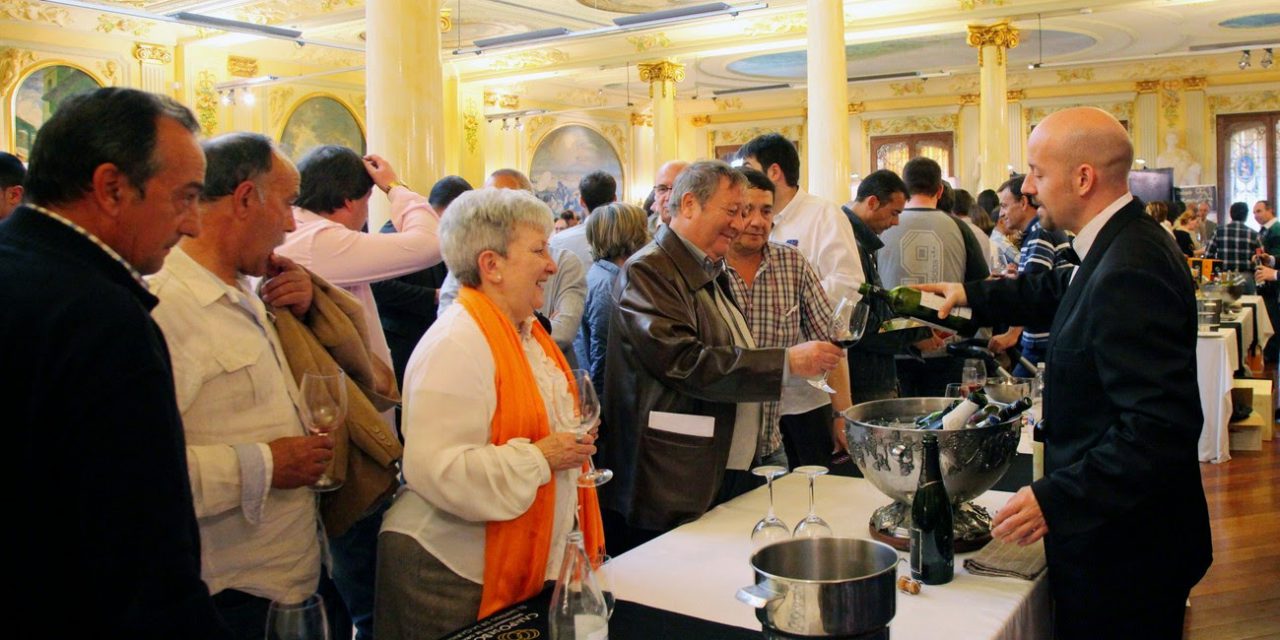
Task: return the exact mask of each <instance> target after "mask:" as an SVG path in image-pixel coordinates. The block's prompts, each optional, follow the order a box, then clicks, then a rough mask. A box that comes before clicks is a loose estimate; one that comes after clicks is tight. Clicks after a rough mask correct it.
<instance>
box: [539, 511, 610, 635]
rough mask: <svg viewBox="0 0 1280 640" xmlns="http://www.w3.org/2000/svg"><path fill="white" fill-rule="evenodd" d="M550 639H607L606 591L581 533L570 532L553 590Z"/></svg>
mask: <svg viewBox="0 0 1280 640" xmlns="http://www.w3.org/2000/svg"><path fill="white" fill-rule="evenodd" d="M547 624H548V630H549V632H550V636H551V640H608V638H609V609H608V608H607V606H606V605H605V601H604V591H602V590H601V589H600V582H599V580H597V579H596V573H595V571H594V570H592V568H591V562H590V560H588V559H587V550H586V548H585V547H584V546H583V542H582V532H581V531H573V532H570V533H569V540H568V542H566V543H565V547H564V560H563V561H562V562H561V564H560V579H559V580H557V581H556V588H555V590H554V591H552V592H551V611H550V612H549V614H548V616H547Z"/></svg>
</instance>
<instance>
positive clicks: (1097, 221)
mask: <svg viewBox="0 0 1280 640" xmlns="http://www.w3.org/2000/svg"><path fill="white" fill-rule="evenodd" d="M1132 201H1133V194H1131V193H1129V192H1128V191H1126V192H1125V193H1124V195H1122V196H1120V197H1119V198H1116V201H1115V202H1112V203H1111V204H1109V205H1107V207H1106V208H1105V209H1103V210H1102V211H1099V212H1098V215H1096V216H1094V217H1093V219H1092V220H1090V221H1089V222H1087V223H1085V225H1084V226H1083V227H1081V228H1080V232H1079V233H1077V234H1076V239H1075V240H1073V241H1072V243H1071V248H1072V249H1075V250H1076V255H1078V256H1080V264H1084V258H1085V256H1087V255H1089V249H1090V248H1092V247H1093V242H1094V241H1095V240H1097V239H1098V233H1100V232H1101V231H1102V228H1103V227H1105V226H1106V225H1107V222H1109V221H1110V220H1111V218H1112V216H1114V215H1116V212H1118V211H1120V210H1121V209H1123V208H1124V207H1125V205H1127V204H1129V203H1130V202H1132ZM1079 272H1080V265H1076V267H1075V269H1073V270H1072V271H1071V280H1075V279H1076V274H1077V273H1079Z"/></svg>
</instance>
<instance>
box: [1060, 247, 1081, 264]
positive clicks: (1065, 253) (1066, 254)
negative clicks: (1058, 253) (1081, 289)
mask: <svg viewBox="0 0 1280 640" xmlns="http://www.w3.org/2000/svg"><path fill="white" fill-rule="evenodd" d="M1062 259H1063V260H1066V261H1067V263H1068V264H1073V265H1075V266H1077V267H1078V266H1080V254H1078V253H1076V250H1075V247H1067V248H1066V249H1063V250H1062Z"/></svg>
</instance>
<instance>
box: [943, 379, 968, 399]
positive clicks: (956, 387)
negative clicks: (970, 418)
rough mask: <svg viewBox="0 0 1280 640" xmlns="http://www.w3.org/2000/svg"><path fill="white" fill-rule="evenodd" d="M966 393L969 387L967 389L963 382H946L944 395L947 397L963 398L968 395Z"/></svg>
mask: <svg viewBox="0 0 1280 640" xmlns="http://www.w3.org/2000/svg"><path fill="white" fill-rule="evenodd" d="M968 393H969V389H967V388H966V387H965V386H964V385H963V384H961V383H959V382H949V383H947V390H946V391H945V392H944V395H946V397H948V398H963V397H965V396H966V395H968Z"/></svg>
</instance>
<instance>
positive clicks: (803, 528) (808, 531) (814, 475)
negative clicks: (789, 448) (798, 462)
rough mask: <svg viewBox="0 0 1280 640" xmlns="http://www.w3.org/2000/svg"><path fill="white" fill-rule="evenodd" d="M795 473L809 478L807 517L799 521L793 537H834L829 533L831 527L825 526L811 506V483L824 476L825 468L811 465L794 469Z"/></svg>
mask: <svg viewBox="0 0 1280 640" xmlns="http://www.w3.org/2000/svg"><path fill="white" fill-rule="evenodd" d="M795 471H796V473H803V474H805V475H806V476H809V515H807V516H805V517H804V520H801V521H800V524H797V525H796V531H795V537H797V538H830V537H831V536H833V535H835V533H834V532H832V531H831V525H829V524H827V521H826V520H823V519H822V518H820V517H818V514H817V512H815V511H814V504H813V483H814V481H815V480H817V479H818V476H821V475H826V473H827V468H826V467H823V466H819V465H816V464H811V465H805V466H803V467H796V469H795Z"/></svg>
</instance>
